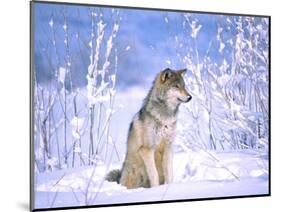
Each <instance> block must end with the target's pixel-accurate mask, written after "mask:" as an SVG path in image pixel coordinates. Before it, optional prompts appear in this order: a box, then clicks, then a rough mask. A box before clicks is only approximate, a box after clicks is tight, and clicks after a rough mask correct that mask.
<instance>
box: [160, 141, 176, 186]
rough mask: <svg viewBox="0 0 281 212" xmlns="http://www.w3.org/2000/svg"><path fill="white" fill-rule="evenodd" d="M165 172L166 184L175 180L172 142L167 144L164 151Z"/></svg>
mask: <svg viewBox="0 0 281 212" xmlns="http://www.w3.org/2000/svg"><path fill="white" fill-rule="evenodd" d="M162 163H163V172H164V178H165V184H167V183H172V182H173V153H172V148H171V146H170V144H167V145H166V146H165V148H164V151H163V161H162Z"/></svg>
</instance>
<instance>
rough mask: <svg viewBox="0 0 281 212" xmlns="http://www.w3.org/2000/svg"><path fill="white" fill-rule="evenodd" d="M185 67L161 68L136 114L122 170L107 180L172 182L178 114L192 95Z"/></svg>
mask: <svg viewBox="0 0 281 212" xmlns="http://www.w3.org/2000/svg"><path fill="white" fill-rule="evenodd" d="M185 72H186V69H183V70H171V69H169V68H167V69H165V70H163V71H161V72H160V73H158V75H157V76H156V78H155V80H154V82H153V85H152V87H151V89H150V91H149V93H148V95H147V97H146V98H145V100H144V102H143V106H142V108H141V109H140V110H139V112H138V113H137V114H136V115H135V116H134V118H133V120H132V122H131V124H130V127H129V133H128V140H127V153H126V157H125V161H124V163H123V167H122V169H121V170H113V171H111V172H110V173H109V174H108V175H107V177H106V180H108V181H117V182H118V183H120V184H121V185H123V186H126V187H127V188H128V189H132V188H138V187H146V188H149V187H154V186H158V185H161V184H164V183H165V184H166V183H171V182H172V181H173V167H172V149H171V144H172V142H173V141H174V137H175V133H176V132H175V129H176V121H177V113H178V109H179V105H180V104H181V103H185V102H189V101H190V100H191V98H192V97H191V95H190V94H189V93H188V92H187V91H186V89H185V83H184V80H183V74H184V73H185Z"/></svg>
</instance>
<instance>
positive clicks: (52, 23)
mask: <svg viewBox="0 0 281 212" xmlns="http://www.w3.org/2000/svg"><path fill="white" fill-rule="evenodd" d="M49 25H50V27H51V28H53V26H54V21H53V18H51V20H50V22H49Z"/></svg>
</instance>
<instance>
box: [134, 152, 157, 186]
mask: <svg viewBox="0 0 281 212" xmlns="http://www.w3.org/2000/svg"><path fill="white" fill-rule="evenodd" d="M139 153H140V155H141V157H142V159H143V162H144V165H145V168H146V172H147V175H148V178H149V181H150V187H154V186H158V185H159V176H158V172H157V169H156V164H155V159H154V150H153V149H150V148H145V147H141V148H140V150H139Z"/></svg>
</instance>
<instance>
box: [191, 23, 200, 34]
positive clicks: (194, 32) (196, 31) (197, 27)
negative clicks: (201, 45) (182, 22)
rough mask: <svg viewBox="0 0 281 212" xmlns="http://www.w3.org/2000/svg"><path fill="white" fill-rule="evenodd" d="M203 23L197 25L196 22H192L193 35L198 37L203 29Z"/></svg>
mask: <svg viewBox="0 0 281 212" xmlns="http://www.w3.org/2000/svg"><path fill="white" fill-rule="evenodd" d="M201 27H202V25H198V26H196V22H192V24H191V29H192V31H191V37H193V38H196V37H197V34H198V32H199V30H200V29H201Z"/></svg>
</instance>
